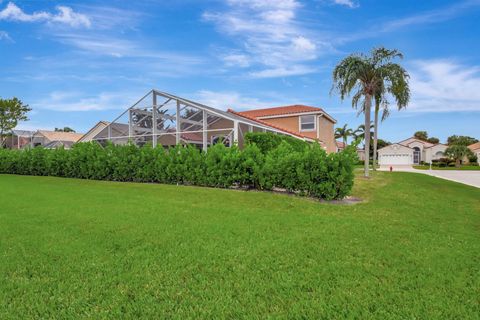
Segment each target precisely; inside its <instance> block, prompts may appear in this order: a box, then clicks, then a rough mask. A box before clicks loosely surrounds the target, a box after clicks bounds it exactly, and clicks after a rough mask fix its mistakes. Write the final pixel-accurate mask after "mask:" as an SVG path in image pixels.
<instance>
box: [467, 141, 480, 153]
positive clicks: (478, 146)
mask: <svg viewBox="0 0 480 320" xmlns="http://www.w3.org/2000/svg"><path fill="white" fill-rule="evenodd" d="M468 148H469V149H470V150H472V151H473V150H477V149H480V141H479V142H476V143H474V144H471V145H469V146H468Z"/></svg>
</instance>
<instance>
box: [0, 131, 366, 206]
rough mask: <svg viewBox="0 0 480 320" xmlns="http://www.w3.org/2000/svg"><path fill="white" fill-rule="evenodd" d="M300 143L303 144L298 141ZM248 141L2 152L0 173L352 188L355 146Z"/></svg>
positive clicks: (303, 190)
mask: <svg viewBox="0 0 480 320" xmlns="http://www.w3.org/2000/svg"><path fill="white" fill-rule="evenodd" d="M302 143H303V142H302ZM266 146H268V148H272V149H271V150H269V151H267V152H266V153H264V152H265V149H264V150H263V151H262V149H261V148H260V147H259V145H258V144H257V143H249V144H247V145H246V146H245V148H244V149H243V150H240V149H239V148H238V147H237V146H233V147H231V148H227V147H226V146H225V145H224V144H221V143H219V144H216V145H214V146H212V147H210V148H209V149H208V152H206V153H205V152H203V151H200V150H199V149H197V148H195V147H194V146H191V145H189V146H182V145H177V146H175V147H171V148H168V149H164V148H163V147H161V146H159V147H157V148H152V147H151V146H149V145H146V146H143V147H140V148H139V147H137V146H135V145H133V144H126V145H113V144H107V145H106V146H105V147H102V146H100V145H99V144H98V143H94V142H92V143H77V144H75V145H74V146H73V147H72V149H71V150H65V149H63V148H58V149H54V150H49V149H43V148H41V147H40V148H34V149H25V150H7V149H2V150H0V173H9V174H22V175H39V176H42V175H50V176H58V177H70V178H80V179H94V180H112V181H138V182H159V183H169V184H183V185H199V186H209V187H216V188H231V187H241V188H255V189H261V190H262V189H263V190H272V189H274V188H277V189H284V190H287V191H289V192H293V193H296V194H299V195H307V196H311V197H316V198H322V199H328V200H330V199H340V198H343V197H345V196H346V195H348V194H349V193H350V192H351V189H352V186H353V167H354V163H355V162H356V161H357V157H356V153H355V150H354V148H353V147H352V148H350V147H349V148H347V149H346V150H345V151H342V152H340V153H334V154H327V153H326V152H325V150H323V148H321V146H320V145H319V144H316V143H314V144H311V145H304V146H302V147H301V148H300V147H299V145H294V144H291V143H290V142H288V141H286V140H281V141H280V142H279V143H278V145H277V146H276V147H272V146H271V145H270V142H268V143H265V144H263V147H264V148H266Z"/></svg>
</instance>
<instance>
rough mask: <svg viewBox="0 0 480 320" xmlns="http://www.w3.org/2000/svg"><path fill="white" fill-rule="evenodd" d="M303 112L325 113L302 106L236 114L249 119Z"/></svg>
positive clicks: (320, 109)
mask: <svg viewBox="0 0 480 320" xmlns="http://www.w3.org/2000/svg"><path fill="white" fill-rule="evenodd" d="M303 112H323V113H325V111H324V110H323V109H322V108H317V107H310V106H304V105H299V104H296V105H291V106H283V107H274V108H267V109H255V110H248V111H242V112H238V113H239V114H240V115H247V116H249V117H254V118H258V117H268V116H279V115H286V114H292V113H303Z"/></svg>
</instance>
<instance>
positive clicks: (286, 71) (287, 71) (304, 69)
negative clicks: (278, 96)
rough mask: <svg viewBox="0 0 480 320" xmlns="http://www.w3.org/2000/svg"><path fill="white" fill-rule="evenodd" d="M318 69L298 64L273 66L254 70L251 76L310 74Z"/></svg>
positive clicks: (272, 76)
mask: <svg viewBox="0 0 480 320" xmlns="http://www.w3.org/2000/svg"><path fill="white" fill-rule="evenodd" d="M315 71H317V69H315V68H312V67H308V66H303V65H297V66H291V67H288V66H287V67H278V68H271V69H263V70H260V71H252V72H251V73H250V76H252V77H253V78H277V77H288V76H295V75H300V74H309V73H313V72H315Z"/></svg>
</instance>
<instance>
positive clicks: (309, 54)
mask: <svg viewBox="0 0 480 320" xmlns="http://www.w3.org/2000/svg"><path fill="white" fill-rule="evenodd" d="M226 3H227V6H228V7H227V9H226V10H225V11H223V12H205V13H204V14H203V18H204V20H206V21H209V22H212V23H214V24H215V25H216V27H217V28H218V30H219V31H221V32H222V33H224V34H226V35H228V36H230V37H231V38H232V40H233V41H235V42H236V43H237V44H238V46H237V48H236V49H235V50H234V51H233V52H232V53H231V54H228V55H227V57H228V58H229V59H228V58H227V59H225V56H222V57H221V58H223V60H224V62H225V65H226V66H228V67H231V66H239V67H247V66H249V67H251V68H255V69H256V70H251V71H250V72H249V73H248V74H249V75H252V76H258V75H262V76H269V77H282V76H292V75H302V74H306V73H309V70H311V68H308V67H307V64H308V63H309V62H311V61H313V60H315V59H316V58H317V57H318V55H319V52H320V49H326V50H329V48H328V45H325V44H323V43H319V42H318V41H316V40H315V39H314V38H313V37H312V36H311V35H310V32H309V31H308V30H306V29H305V28H303V27H302V26H301V24H300V23H299V22H298V21H297V17H296V16H297V13H298V10H299V8H301V4H300V3H299V2H298V1H296V0H277V1H275V0H227V1H226ZM319 45H321V46H319ZM240 58H241V59H242V61H243V62H242V63H239V64H234V63H232V61H231V60H232V59H240ZM247 61H248V64H247V63H246V62H247ZM273 70H275V72H272V71H273ZM287 70H288V71H287Z"/></svg>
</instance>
